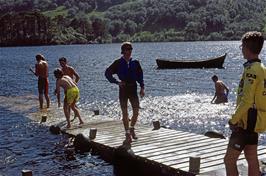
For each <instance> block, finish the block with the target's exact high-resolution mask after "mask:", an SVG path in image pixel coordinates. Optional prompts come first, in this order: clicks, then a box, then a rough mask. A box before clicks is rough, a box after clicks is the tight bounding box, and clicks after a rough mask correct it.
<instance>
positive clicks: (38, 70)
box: [30, 54, 50, 109]
mask: <svg viewBox="0 0 266 176" xmlns="http://www.w3.org/2000/svg"><path fill="white" fill-rule="evenodd" d="M35 58H36V64H35V71H34V70H33V69H32V68H30V71H31V72H32V73H34V75H35V76H37V77H38V93H39V104H40V109H43V95H44V97H45V99H46V105H47V108H49V107H50V97H49V94H48V93H49V81H48V62H47V61H46V60H45V58H44V56H43V55H42V54H37V55H36V56H35Z"/></svg>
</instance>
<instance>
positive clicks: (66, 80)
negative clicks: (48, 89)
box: [56, 75, 77, 92]
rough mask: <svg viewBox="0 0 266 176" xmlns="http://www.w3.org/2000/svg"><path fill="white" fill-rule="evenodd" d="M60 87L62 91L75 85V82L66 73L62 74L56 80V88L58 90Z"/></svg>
mask: <svg viewBox="0 0 266 176" xmlns="http://www.w3.org/2000/svg"><path fill="white" fill-rule="evenodd" d="M60 87H62V88H63V89H64V92H66V91H67V90H68V89H70V88H72V87H77V85H76V83H75V82H74V81H73V80H72V78H70V77H69V76H67V75H64V76H63V77H62V78H60V79H57V80H56V90H57V91H58V90H59V89H60Z"/></svg>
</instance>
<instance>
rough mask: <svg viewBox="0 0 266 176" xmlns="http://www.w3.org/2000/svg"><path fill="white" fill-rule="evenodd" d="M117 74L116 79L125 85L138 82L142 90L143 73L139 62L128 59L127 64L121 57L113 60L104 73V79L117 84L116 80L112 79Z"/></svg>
mask: <svg viewBox="0 0 266 176" xmlns="http://www.w3.org/2000/svg"><path fill="white" fill-rule="evenodd" d="M114 74H117V76H118V78H119V79H120V80H121V81H123V82H125V83H129V84H132V83H135V84H136V82H138V83H139V84H140V87H142V88H144V81H143V71H142V68H141V66H140V63H139V61H137V60H133V59H132V58H130V60H129V62H127V61H126V60H125V59H124V58H123V57H121V58H120V59H117V60H115V61H114V62H113V63H112V64H111V65H110V66H109V67H108V68H107V69H106V71H105V77H106V78H107V79H108V81H109V82H111V83H115V84H118V81H117V79H115V78H114V77H113V75H114Z"/></svg>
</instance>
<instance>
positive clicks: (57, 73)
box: [54, 68, 64, 78]
mask: <svg viewBox="0 0 266 176" xmlns="http://www.w3.org/2000/svg"><path fill="white" fill-rule="evenodd" d="M63 75H64V74H63V71H62V70H61V69H60V68H56V69H55V70H54V76H55V77H56V78H62V77H63Z"/></svg>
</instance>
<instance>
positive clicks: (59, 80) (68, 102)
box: [54, 69, 83, 128]
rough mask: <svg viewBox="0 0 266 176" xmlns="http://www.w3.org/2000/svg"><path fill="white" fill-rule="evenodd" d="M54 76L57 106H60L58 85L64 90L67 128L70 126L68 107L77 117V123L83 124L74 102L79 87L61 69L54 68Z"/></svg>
mask: <svg viewBox="0 0 266 176" xmlns="http://www.w3.org/2000/svg"><path fill="white" fill-rule="evenodd" d="M54 76H55V78H56V95H57V102H58V107H60V106H61V101H60V87H62V88H63V89H64V92H65V98H64V113H65V116H66V120H67V128H70V127H71V124H70V111H69V107H70V108H71V109H72V110H73V111H74V113H75V115H76V116H77V117H78V119H79V122H80V123H79V124H80V125H81V124H83V121H82V119H81V117H80V113H79V109H78V108H77V107H76V102H77V101H78V99H79V89H78V87H77V85H76V83H75V82H74V81H73V80H72V78H70V77H69V76H67V75H64V74H63V71H62V70H61V69H55V71H54Z"/></svg>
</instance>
